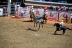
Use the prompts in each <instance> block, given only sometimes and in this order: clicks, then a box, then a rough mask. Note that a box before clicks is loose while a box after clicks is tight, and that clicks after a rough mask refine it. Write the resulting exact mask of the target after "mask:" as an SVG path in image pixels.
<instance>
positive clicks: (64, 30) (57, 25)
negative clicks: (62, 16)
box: [54, 23, 72, 35]
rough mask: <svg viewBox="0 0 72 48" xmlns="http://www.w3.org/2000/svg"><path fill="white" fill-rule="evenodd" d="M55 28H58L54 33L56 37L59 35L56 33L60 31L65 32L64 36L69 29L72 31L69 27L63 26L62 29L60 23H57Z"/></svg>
mask: <svg viewBox="0 0 72 48" xmlns="http://www.w3.org/2000/svg"><path fill="white" fill-rule="evenodd" d="M54 26H56V30H55V32H54V35H56V34H57V33H56V32H57V31H60V30H63V33H62V35H64V34H65V32H66V30H67V29H68V30H72V29H70V28H68V27H66V26H62V27H61V25H60V24H59V23H55V24H54Z"/></svg>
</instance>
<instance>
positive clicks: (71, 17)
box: [70, 14, 72, 23]
mask: <svg viewBox="0 0 72 48" xmlns="http://www.w3.org/2000/svg"><path fill="white" fill-rule="evenodd" d="M70 20H71V23H72V14H71V16H70Z"/></svg>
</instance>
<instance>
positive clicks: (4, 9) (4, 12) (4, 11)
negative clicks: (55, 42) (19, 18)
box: [3, 7, 7, 16]
mask: <svg viewBox="0 0 72 48" xmlns="http://www.w3.org/2000/svg"><path fill="white" fill-rule="evenodd" d="M6 11H7V9H6V7H4V8H3V15H4V16H5V15H6Z"/></svg>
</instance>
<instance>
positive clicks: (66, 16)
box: [63, 13, 68, 23]
mask: <svg viewBox="0 0 72 48" xmlns="http://www.w3.org/2000/svg"><path fill="white" fill-rule="evenodd" d="M63 17H64V18H65V19H66V23H67V22H68V15H67V14H66V13H64V15H63Z"/></svg>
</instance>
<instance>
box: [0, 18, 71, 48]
mask: <svg viewBox="0 0 72 48" xmlns="http://www.w3.org/2000/svg"><path fill="white" fill-rule="evenodd" d="M27 20H29V19H27ZM53 23H54V22H53V21H48V23H47V24H44V27H43V28H40V30H38V27H34V26H33V22H26V19H14V18H10V17H0V48H72V31H71V30H66V33H65V35H60V34H61V33H62V31H58V32H57V33H58V34H59V35H53V33H54V31H55V27H54V26H53ZM65 25H66V26H67V27H70V28H72V25H71V24H65Z"/></svg>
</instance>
